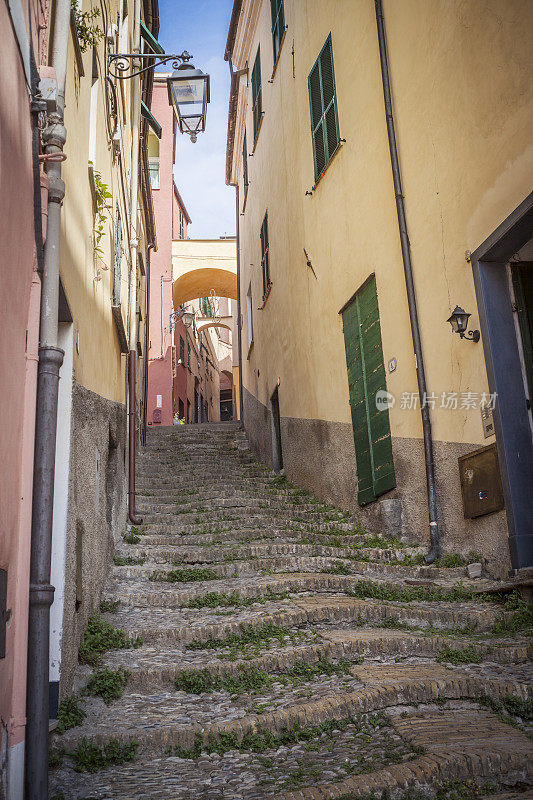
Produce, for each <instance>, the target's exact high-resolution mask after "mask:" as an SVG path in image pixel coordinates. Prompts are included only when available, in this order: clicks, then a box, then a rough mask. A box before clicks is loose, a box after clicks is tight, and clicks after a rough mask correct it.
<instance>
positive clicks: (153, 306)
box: [147, 77, 186, 425]
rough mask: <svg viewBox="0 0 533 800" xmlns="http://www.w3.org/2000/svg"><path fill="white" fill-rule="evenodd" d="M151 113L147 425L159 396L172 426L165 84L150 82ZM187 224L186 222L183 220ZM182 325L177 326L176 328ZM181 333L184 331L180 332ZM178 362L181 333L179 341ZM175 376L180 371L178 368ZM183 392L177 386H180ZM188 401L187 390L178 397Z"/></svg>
mask: <svg viewBox="0 0 533 800" xmlns="http://www.w3.org/2000/svg"><path fill="white" fill-rule="evenodd" d="M151 110H152V113H153V114H154V116H155V118H156V119H157V121H158V122H159V124H160V125H161V127H162V135H161V139H160V141H159V189H153V190H152V194H153V198H154V212H155V223H156V235H157V251H156V252H155V253H153V254H152V258H151V260H150V331H149V335H150V347H149V350H148V357H149V363H148V404H147V411H148V421H149V422H153V419H154V410H155V409H156V407H157V397H158V395H160V396H161V424H162V425H172V419H173V414H174V406H175V408H176V411H177V409H178V398H177V397H174V398H173V377H172V351H171V348H172V345H173V344H174V334H173V332H172V331H171V326H170V315H171V313H172V311H173V305H172V236H173V232H174V231H175V230H176V226H177V229H178V230H179V219H178V217H179V204H178V200H177V198H176V193H175V191H174V178H173V166H174V148H175V136H176V133H175V121H174V113H173V111H172V108H171V107H170V105H169V103H168V92H167V85H166V82H165V81H164V80H163V81H161V80H157V77H156V80H155V81H154V90H153V96H152V107H151ZM185 224H186V222H185ZM179 326H181V327H183V326H182V325H181V323H178V327H179ZM182 335H183V333H182ZM177 342H178V352H177V354H176V360H177V359H178V358H179V335H178V337H177ZM178 372H183V369H182V368H178ZM176 388H178V390H179V391H181V389H182V387H181V385H178V386H177V387H176ZM181 396H182V399H183V400H185V399H186V388H185V390H184V391H183V392H182V394H181Z"/></svg>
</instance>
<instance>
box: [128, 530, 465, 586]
mask: <svg viewBox="0 0 533 800" xmlns="http://www.w3.org/2000/svg"><path fill="white" fill-rule="evenodd" d="M145 540H146V536H144V537H143V538H142V539H141V543H140V544H138V545H128V544H123V545H119V547H118V548H117V549H116V553H117V555H119V556H131V557H133V558H145V559H146V560H148V561H152V562H153V563H155V564H162V563H169V564H173V563H174V561H177V560H181V562H182V563H183V564H215V563H217V562H225V561H233V560H236V561H240V560H246V559H250V558H253V559H255V558H269V557H273V556H288V555H295V556H325V557H327V556H331V557H333V558H338V559H348V560H353V562H354V565H355V566H356V567H357V565H358V564H361V563H363V562H367V563H369V562H372V563H373V566H374V567H375V569H376V570H378V571H379V570H380V568H381V564H388V563H389V562H391V561H392V562H396V561H399V562H401V561H402V559H403V558H405V556H406V555H421V554H422V553H424V552H425V550H424V549H423V548H416V549H415V548H409V549H408V552H407V553H406V551H405V550H392V551H391V550H379V549H377V548H346V547H329V546H327V545H319V544H305V543H300V542H298V541H294V542H287V541H279V542H273V541H272V542H268V543H260V544H256V545H247V546H243V545H238V544H237V543H232V542H230V543H229V545H228V546H225V547H218V546H217V545H213V546H210V547H194V546H191V545H190V544H176V545H172V546H168V547H164V546H160V545H148V544H145ZM180 542H181V538H180ZM413 551H414V552H413ZM391 566H394V568H395V569H396V568H397V569H400V570H404V569H416V570H418V572H417V573H416V574H417V575H418V576H419V577H421V578H435V577H437V576H440V577H442V576H445V577H454V576H455V577H462V576H463V574H464V570H463V568H462V567H456V568H442V567H434V566H424V565H421V566H418V567H405V566H402V565H401V563H400V564H396V563H394V564H392V565H391ZM400 574H403V572H402V573H400Z"/></svg>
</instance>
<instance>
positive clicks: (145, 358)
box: [141, 242, 155, 447]
mask: <svg viewBox="0 0 533 800" xmlns="http://www.w3.org/2000/svg"><path fill="white" fill-rule="evenodd" d="M154 247H155V245H154V243H153V242H152V243H151V244H149V245H148V250H147V252H146V294H145V306H144V354H143V362H144V365H143V394H144V403H143V420H142V433H141V442H142V445H143V447H146V422H147V416H148V361H149V353H148V350H149V347H150V256H151V253H152V250H153V249H154Z"/></svg>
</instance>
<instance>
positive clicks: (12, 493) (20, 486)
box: [0, 3, 40, 758]
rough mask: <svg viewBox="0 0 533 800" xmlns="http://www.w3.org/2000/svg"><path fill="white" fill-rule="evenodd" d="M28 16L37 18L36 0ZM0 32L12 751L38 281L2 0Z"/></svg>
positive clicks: (25, 120)
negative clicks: (1, 33)
mask: <svg viewBox="0 0 533 800" xmlns="http://www.w3.org/2000/svg"><path fill="white" fill-rule="evenodd" d="M30 13H31V14H32V17H33V18H34V19H35V16H36V6H35V4H34V3H31V5H30ZM34 28H35V29H36V28H37V26H36V25H35V26H34ZM0 30H1V31H3V33H4V36H3V38H2V47H1V48H0V75H2V80H1V81H0V163H1V165H2V168H1V170H0V219H1V220H2V224H1V225H0V279H1V283H2V292H1V293H0V339H1V341H2V342H3V343H4V346H3V347H1V348H0V376H1V383H2V391H1V392H0V452H1V453H2V480H1V481H0V530H1V531H2V535H1V536H0V568H1V569H3V570H7V573H8V582H7V609H8V623H7V636H6V656H5V658H3V659H0V717H1V721H2V731H1V733H2V736H1V738H2V740H3V746H5V745H6V744H7V746H8V747H12V746H14V745H17V744H18V743H19V742H21V741H22V740H23V739H24V727H25V716H26V714H25V694H26V692H25V690H26V652H27V650H26V641H27V614H28V580H29V552H30V534H31V488H32V468H33V431H34V420H35V386H36V380H35V379H36V363H37V361H36V359H37V340H38V321H39V299H40V280H39V278H38V276H37V275H36V273H35V266H36V255H35V240H34V223H33V170H32V151H31V116H30V107H29V95H28V90H27V87H26V83H25V78H24V70H23V65H22V60H21V57H20V53H19V48H18V45H17V42H16V39H15V36H14V33H13V27H12V24H11V20H10V18H9V14H8V10H7V4H6V3H0ZM36 59H37V60H38V59H39V55H38V54H37V53H36ZM6 735H7V742H6V741H5V736H6ZM8 758H9V754H8Z"/></svg>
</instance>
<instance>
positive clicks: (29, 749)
mask: <svg viewBox="0 0 533 800" xmlns="http://www.w3.org/2000/svg"><path fill="white" fill-rule="evenodd" d="M69 28H70V0H57V4H56V9H55V19H54V40H53V47H52V66H53V67H54V68H55V71H56V75H57V89H58V92H57V94H58V96H57V111H56V112H55V113H54V114H51V115H50V116H49V118H48V125H47V127H46V129H45V130H44V132H43V140H44V142H45V152H46V154H50V155H52V154H57V155H56V158H57V159H58V160H56V161H54V160H52V161H49V162H48V169H47V173H48V177H49V180H50V188H49V194H48V225H47V232H46V244H45V249H44V271H43V277H42V291H41V319H40V345H39V366H38V372H37V403H36V418H35V451H34V470H33V501H32V525H31V555H30V587H29V612H28V673H27V696H26V774H25V786H26V793H25V797H26V800H46V798H47V797H48V726H49V663H48V662H49V645H50V642H49V630H50V606H51V605H52V602H53V598H54V587H53V586H51V585H50V565H51V555H52V517H53V503H54V471H55V455H56V427H57V398H58V388H59V368H60V367H61V364H62V363H63V355H64V352H63V350H61V349H60V348H59V347H58V346H57V333H58V303H59V247H60V236H61V204H62V201H63V197H64V196H65V184H64V183H63V181H62V180H61V159H62V152H63V146H64V144H65V140H66V129H65V126H64V124H63V112H64V108H65V75H66V68H67V49H68V37H69Z"/></svg>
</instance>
